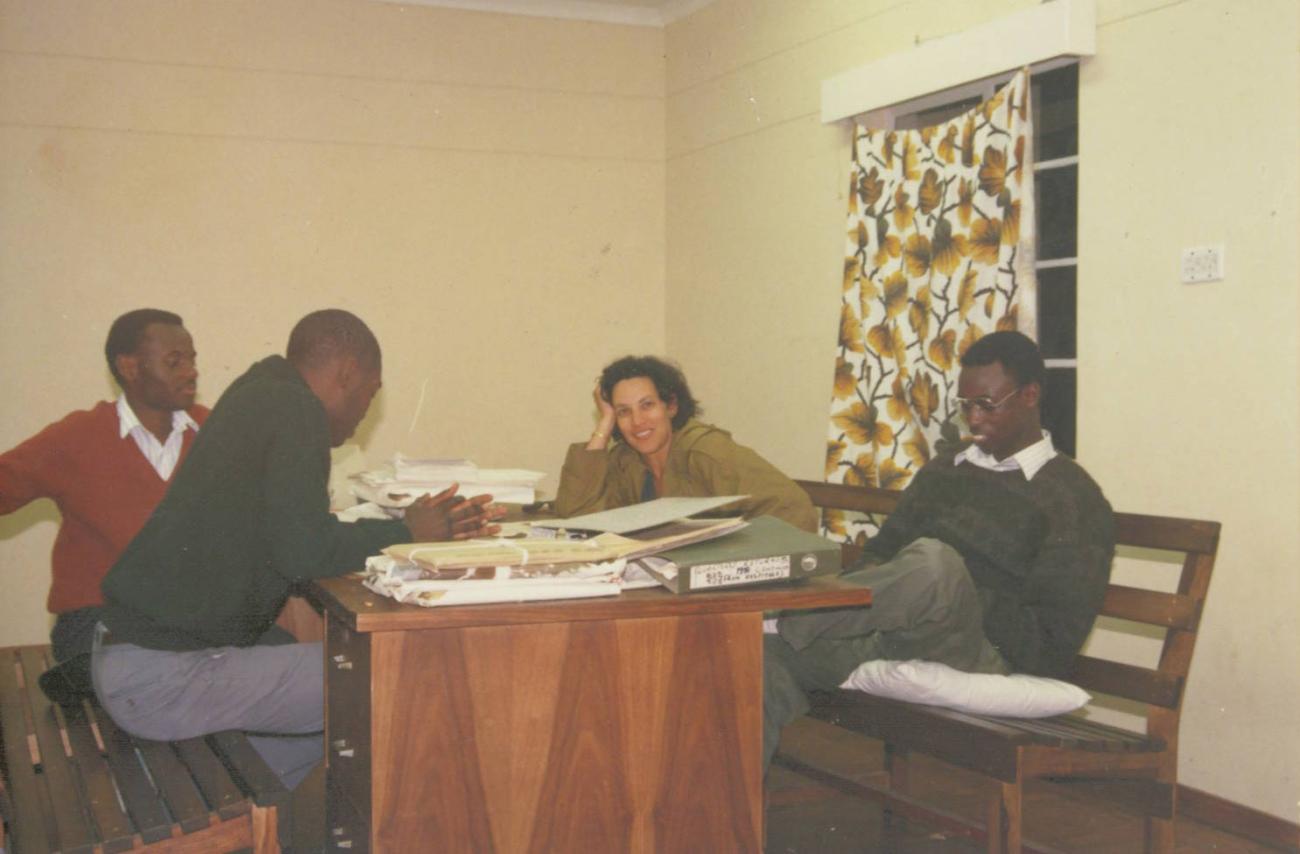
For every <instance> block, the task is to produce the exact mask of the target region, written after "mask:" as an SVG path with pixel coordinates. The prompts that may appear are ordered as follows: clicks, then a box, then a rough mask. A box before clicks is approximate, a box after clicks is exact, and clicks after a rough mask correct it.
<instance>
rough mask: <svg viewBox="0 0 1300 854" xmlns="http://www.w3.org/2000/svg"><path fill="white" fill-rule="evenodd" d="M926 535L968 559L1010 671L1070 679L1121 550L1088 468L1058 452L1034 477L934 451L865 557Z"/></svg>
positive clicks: (988, 630) (880, 555)
mask: <svg viewBox="0 0 1300 854" xmlns="http://www.w3.org/2000/svg"><path fill="white" fill-rule="evenodd" d="M921 537H933V538H935V539H938V540H942V541H943V542H945V543H947V544H948V545H950V546H952V547H953V548H954V549H956V550H957V551H958V552H959V553H960V554H961V556H962V558H963V559H964V560H965V561H966V567H967V569H968V570H969V571H970V574H971V578H972V579H973V580H974V581H975V586H976V587H977V588H978V589H979V593H980V599H981V602H982V603H983V606H984V633H985V635H986V636H987V637H988V639H989V640H990V641H991V642H992V643H993V645H994V646H995V647H997V649H998V651H999V652H1000V653H1002V657H1003V658H1005V659H1006V661H1007V663H1008V664H1010V665H1011V667H1012V669H1014V670H1015V671H1017V672H1020V673H1033V674H1038V675H1042V676H1057V677H1059V676H1063V675H1065V673H1066V670H1067V668H1068V667H1069V665H1070V662H1071V661H1072V660H1073V658H1074V656H1075V654H1077V653H1078V651H1079V648H1080V647H1082V646H1083V642H1084V640H1085V639H1087V637H1088V632H1089V631H1091V629H1092V624H1093V621H1094V620H1095V619H1096V616H1097V611H1098V609H1099V608H1100V607H1101V602H1102V598H1103V597H1104V596H1105V593H1106V584H1107V582H1108V581H1109V579H1110V564H1111V558H1112V557H1113V556H1114V553H1115V526H1114V519H1113V517H1112V514H1111V508H1110V504H1109V503H1108V502H1107V501H1106V499H1105V497H1104V496H1103V495H1102V493H1101V489H1100V488H1098V486H1097V484H1096V483H1095V482H1094V481H1093V480H1092V478H1091V477H1089V476H1088V473H1087V472H1085V471H1084V470H1083V468H1081V467H1080V466H1079V465H1078V464H1077V463H1076V462H1074V460H1072V459H1070V458H1069V457H1066V456H1063V455H1061V454H1057V455H1056V456H1055V457H1054V458H1052V460H1050V461H1049V462H1048V463H1047V464H1046V465H1044V466H1043V467H1042V468H1041V469H1039V471H1038V473H1037V474H1035V475H1034V479H1033V480H1029V481H1027V480H1025V476H1024V474H1023V473H1022V472H1020V471H1009V472H993V471H988V470H986V469H982V468H979V467H977V466H974V465H971V464H969V463H962V464H961V465H953V457H952V455H951V454H945V455H942V456H940V457H936V458H935V459H934V460H932V461H931V462H930V463H929V464H928V465H926V466H925V467H924V468H923V469H921V471H919V472H917V474H916V477H915V478H913V480H912V482H911V484H909V485H908V487H907V489H906V490H905V491H904V492H903V496H902V498H901V500H900V501H899V504H898V509H897V511H895V512H894V513H893V514H892V515H890V516H889V518H888V519H886V520H885V523H884V525H883V526H882V527H881V530H880V533H879V534H877V535H876V536H875V537H874V538H873V539H872V540H871V541H870V542H869V543H868V544H867V557H868V560H872V561H874V562H884V561H886V560H888V559H889V558H891V557H893V556H894V554H895V553H897V552H898V550H899V549H901V548H902V547H903V546H905V545H907V544H908V543H910V542H912V541H913V540H916V539H918V538H921Z"/></svg>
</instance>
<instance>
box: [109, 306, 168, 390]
mask: <svg viewBox="0 0 1300 854" xmlns="http://www.w3.org/2000/svg"><path fill="white" fill-rule="evenodd" d="M151 323H161V324H163V325H165V326H184V325H185V322H184V321H183V320H181V316H180V315H179V314H175V313H174V312H170V311H163V310H162V309H160V308H137V309H136V310H135V311H128V312H127V313H126V314H124V315H122V316H121V317H119V318H118V319H117V320H114V321H113V325H112V326H111V327H109V330H108V340H106V341H105V342H104V358H105V359H107V360H108V370H109V373H111V374H112V375H113V379H115V380H117V384H118V385H122V375H121V374H119V373H118V372H117V357H118V356H129V355H131V354H132V353H134V352H135V351H137V350H139V349H140V342H141V340H142V339H143V338H144V331H145V329H146V328H147V327H148V326H149V325H150V324H151Z"/></svg>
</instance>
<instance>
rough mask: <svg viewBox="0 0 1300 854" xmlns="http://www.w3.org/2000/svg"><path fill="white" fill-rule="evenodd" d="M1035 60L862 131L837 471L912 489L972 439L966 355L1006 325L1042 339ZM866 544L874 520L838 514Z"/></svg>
mask: <svg viewBox="0 0 1300 854" xmlns="http://www.w3.org/2000/svg"><path fill="white" fill-rule="evenodd" d="M1032 139H1033V136H1032V133H1031V129H1030V110H1029V70H1028V69H1023V70H1021V71H1020V72H1019V73H1018V74H1016V76H1015V77H1014V78H1013V79H1012V80H1011V81H1010V82H1009V83H1007V84H1006V85H1005V86H1003V87H1002V88H1001V89H1000V90H998V92H997V93H996V94H994V96H993V97H992V98H990V99H989V100H988V101H985V102H984V103H983V104H981V105H979V106H977V107H975V108H973V109H972V110H970V111H969V112H967V113H965V114H963V115H960V116H958V117H956V118H954V119H952V120H950V121H947V122H945V123H943V124H940V125H936V126H934V127H928V128H923V129H921V130H912V131H883V130H867V129H866V128H864V127H862V126H861V125H858V126H856V127H855V128H854V145H853V161H852V163H851V164H850V175H849V215H848V246H847V251H846V257H845V260H844V291H843V301H842V305H841V308H840V331H839V355H837V356H836V358H835V386H834V392H833V394H832V397H831V407H830V437H829V442H828V443H827V448H826V479H827V481H829V482H832V483H848V484H856V485H869V486H881V487H885V488H888V489H902V488H903V487H905V486H906V485H907V483H908V482H909V481H910V480H911V478H912V475H913V473H915V472H916V470H917V469H919V468H920V467H921V466H923V465H924V464H925V463H926V462H927V461H928V460H929V459H930V455H931V450H932V449H933V448H935V447H936V444H937V443H941V442H956V441H958V440H959V436H960V426H959V422H958V417H959V408H958V406H957V403H956V401H955V400H954V398H955V396H956V394H957V373H958V371H959V370H960V364H959V360H960V358H961V355H962V354H963V353H965V352H966V349H967V348H968V347H970V345H971V344H972V343H974V342H975V341H976V340H978V339H979V338H980V337H981V336H982V335H984V334H985V333H986V332H990V331H993V330H995V329H1020V330H1021V331H1023V332H1025V333H1026V334H1029V335H1031V336H1033V335H1034V329H1033V324H1034V318H1035V315H1036V306H1035V299H1034V295H1035V283H1034V278H1033V269H1034V264H1033V262H1034V257H1033V255H1034V235H1033V228H1034V211H1033V201H1034V188H1033V166H1032V163H1031V151H1030V148H1031V141H1032ZM824 524H825V527H826V532H827V534H828V535H830V536H834V537H836V538H839V539H841V540H856V541H858V542H861V541H862V540H864V539H865V537H866V536H867V533H868V528H867V527H866V526H867V525H869V523H868V522H867V521H865V520H855V519H849V518H846V517H845V516H844V515H843V514H839V513H836V512H835V511H828V512H827V516H826V518H825V521H824Z"/></svg>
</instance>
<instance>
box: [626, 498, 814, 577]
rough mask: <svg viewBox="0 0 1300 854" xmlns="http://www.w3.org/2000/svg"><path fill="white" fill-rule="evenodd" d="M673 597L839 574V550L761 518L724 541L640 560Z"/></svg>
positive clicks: (799, 530) (771, 518) (778, 521)
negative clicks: (682, 594)
mask: <svg viewBox="0 0 1300 854" xmlns="http://www.w3.org/2000/svg"><path fill="white" fill-rule="evenodd" d="M636 565H637V566H640V567H641V568H642V569H644V570H645V571H646V572H648V573H649V574H650V575H652V576H654V577H655V578H657V579H658V580H659V582H660V583H661V584H663V586H664V587H667V588H668V589H669V590H671V591H673V592H674V593H694V592H697V591H700V590H714V589H717V588H719V587H736V586H740V585H744V584H762V583H766V582H775V581H793V580H796V579H800V578H809V577H811V576H814V575H828V574H830V573H834V572H838V571H839V569H840V546H839V544H838V543H835V542H832V541H831V540H828V539H826V538H825V537H821V536H818V535H817V534H810V533H809V532H807V531H805V530H803V529H802V528H796V527H795V526H794V525H791V524H790V523H789V522H785V521H783V520H781V519H777V518H776V517H774V516H759V517H757V518H755V519H751V520H749V524H748V525H746V526H745V527H744V528H741V529H740V530H738V531H733V532H732V533H730V534H727V535H726V536H724V537H720V538H718V539H715V540H709V541H708V542H703V543H696V544H694V545H688V546H682V547H680V548H675V549H670V550H668V551H665V552H660V553H659V554H657V555H653V556H651V557H643V558H640V559H638V560H637V561H636Z"/></svg>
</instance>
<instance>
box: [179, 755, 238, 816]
mask: <svg viewBox="0 0 1300 854" xmlns="http://www.w3.org/2000/svg"><path fill="white" fill-rule="evenodd" d="M175 746H176V754H177V755H178V756H180V758H181V761H183V762H184V763H185V764H186V766H188V767H189V769H190V775H191V776H192V777H193V778H194V782H195V783H197V784H198V786H199V791H201V792H202V793H203V797H204V799H205V800H206V801H207V802H208V807H209V809H211V810H213V811H214V812H216V813H217V815H219V816H221V818H222V819H223V820H225V819H230V818H234V817H235V816H239V815H243V814H244V813H246V812H248V810H249V808H250V806H249V803H248V800H247V799H246V798H245V797H244V794H243V792H241V791H240V790H239V786H238V785H236V783H235V781H234V780H231V779H230V773H229V772H228V771H227V770H226V766H225V765H224V764H223V763H222V761H221V758H220V757H219V756H217V755H216V754H214V753H213V752H212V748H211V747H209V746H208V742H207V740H206V739H205V738H203V737H201V736H200V737H199V738H187V739H185V740H184V741H177V742H175Z"/></svg>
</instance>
